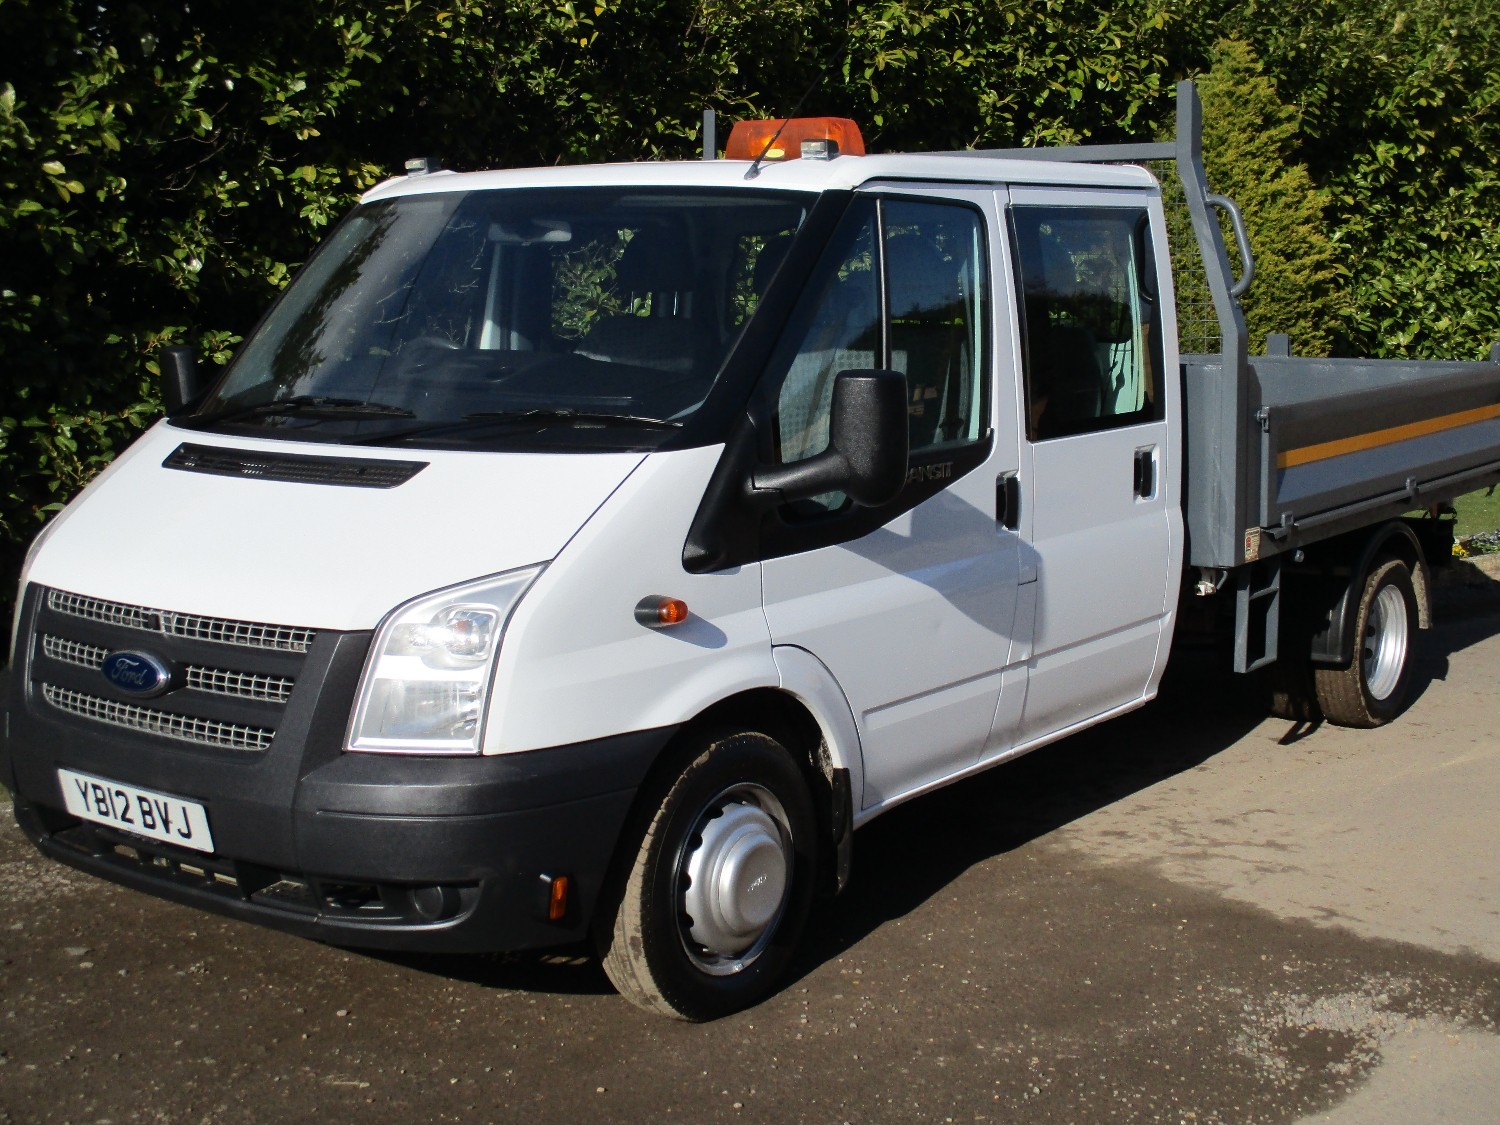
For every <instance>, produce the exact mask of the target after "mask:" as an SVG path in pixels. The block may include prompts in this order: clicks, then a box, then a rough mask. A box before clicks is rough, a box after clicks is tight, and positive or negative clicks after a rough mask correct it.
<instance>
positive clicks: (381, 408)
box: [196, 395, 416, 423]
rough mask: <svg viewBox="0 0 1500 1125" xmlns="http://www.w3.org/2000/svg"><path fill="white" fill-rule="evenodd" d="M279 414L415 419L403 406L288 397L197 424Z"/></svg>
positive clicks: (210, 417)
mask: <svg viewBox="0 0 1500 1125" xmlns="http://www.w3.org/2000/svg"><path fill="white" fill-rule="evenodd" d="M282 414H297V415H301V416H303V417H310V418H415V417H416V415H415V414H413V413H412V412H411V411H410V410H408V409H406V407H404V406H392V405H390V404H389V403H385V402H366V401H365V400H364V399H359V398H330V397H329V396H328V395H293V396H292V397H291V398H281V399H274V400H273V401H271V402H257V403H255V404H254V405H253V406H241V407H237V408H235V409H233V410H226V411H223V412H222V413H219V414H210V415H208V416H207V417H206V418H198V419H196V421H199V422H204V423H212V422H233V421H236V420H237V419H240V418H263V417H271V416H275V415H282Z"/></svg>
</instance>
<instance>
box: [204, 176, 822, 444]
mask: <svg viewBox="0 0 1500 1125" xmlns="http://www.w3.org/2000/svg"><path fill="white" fill-rule="evenodd" d="M810 204H811V197H809V196H806V195H800V194H796V195H794V194H788V193H770V192H764V191H724V190H706V189H705V190H690V189H681V188H674V189H670V190H665V189H651V188H636V189H629V190H616V189H601V188H549V189H545V190H542V189H524V190H493V191H475V192H452V193H434V194H429V195H417V196H405V197H401V198H397V199H393V200H388V201H383V202H377V203H371V204H367V205H365V206H362V207H360V208H359V209H358V210H357V211H355V212H354V213H353V214H352V215H351V216H350V217H349V218H348V219H347V220H345V222H344V223H342V224H341V225H340V226H339V228H338V229H337V230H336V231H335V232H334V234H333V235H332V236H331V237H330V239H329V240H328V242H327V243H325V245H324V246H323V247H322V248H321V249H320V250H319V251H318V253H317V254H316V255H315V256H314V257H313V259H312V260H311V261H310V262H309V263H308V265H307V267H306V268H305V269H304V270H303V271H302V273H301V274H300V275H299V276H298V278H297V280H296V281H295V282H294V283H293V284H292V286H291V287H290V288H289V289H288V290H287V292H286V293H285V294H284V295H283V297H282V299H281V300H280V302H278V304H277V305H276V307H275V308H274V309H273V310H272V312H271V314H270V315H269V316H268V317H267V318H266V320H265V321H264V322H263V324H262V325H261V327H260V329H259V330H258V331H257V332H256V333H255V334H254V335H253V337H252V338H251V339H250V340H249V341H248V342H247V343H246V344H245V346H244V348H243V349H242V351H241V354H240V355H239V356H238V357H237V358H236V360H235V362H234V364H233V366H232V367H231V369H230V370H229V372H228V374H227V375H226V377H225V378H224V380H223V381H222V383H221V384H220V385H219V386H218V387H217V388H216V389H215V390H214V392H213V394H212V395H210V396H209V397H208V399H207V400H205V401H204V402H203V403H202V404H201V405H200V406H199V407H198V409H197V411H196V412H195V414H194V416H193V417H192V418H191V419H189V420H188V421H189V424H191V425H197V426H201V427H205V428H212V429H219V428H227V429H233V430H241V429H243V428H246V427H248V428H251V429H252V430H253V431H254V432H260V433H266V434H268V435H271V436H284V437H297V436H305V437H306V438H307V439H308V440H316V441H347V442H360V443H370V444H380V443H388V444H419V445H420V444H435V445H443V446H452V445H459V446H480V447H485V448H493V447H495V446H496V445H497V444H498V445H500V446H511V445H519V446H523V447H524V446H527V445H535V444H538V443H540V444H544V445H546V446H547V447H548V448H557V447H561V448H572V447H577V448H612V449H618V448H632V449H638V448H654V447H655V446H656V445H658V444H660V443H661V442H662V441H663V440H665V439H666V438H667V437H669V436H670V435H671V434H672V433H673V432H675V431H680V430H681V429H682V428H683V427H684V425H685V424H686V423H687V421H688V420H689V419H690V418H691V417H692V415H693V413H694V412H695V411H696V410H697V408H698V407H699V406H700V405H701V404H702V402H703V401H704V399H705V397H706V396H707V394H708V392H709V390H710V389H711V388H712V386H713V383H714V379H715V377H716V376H717V374H718V372H719V370H720V368H721V367H722V365H723V362H724V360H725V358H726V356H727V355H728V353H729V351H730V350H731V349H732V347H733V345H734V343H735V342H736V340H737V339H738V338H739V336H740V334H741V332H742V331H743V329H744V327H745V325H746V323H747V322H748V320H749V319H750V317H751V316H752V315H753V314H754V312H755V309H756V305H757V303H758V301H759V298H760V295H761V294H762V293H763V292H764V291H765V288H766V286H767V285H768V284H769V282H770V279H771V277H772V276H774V274H775V272H776V267H777V266H778V265H779V263H780V261H781V258H782V256H783V255H784V254H785V252H786V248H787V245H788V244H789V243H790V241H791V237H792V235H793V234H794V233H795V232H796V230H797V228H798V227H799V225H800V224H801V222H802V220H803V218H804V216H805V214H806V212H807V208H808V207H809V206H810ZM309 430H312V431H315V432H313V433H304V431H309Z"/></svg>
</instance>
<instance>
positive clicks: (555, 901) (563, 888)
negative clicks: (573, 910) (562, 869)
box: [547, 875, 573, 922]
mask: <svg viewBox="0 0 1500 1125" xmlns="http://www.w3.org/2000/svg"><path fill="white" fill-rule="evenodd" d="M572 881H573V880H572V879H571V878H569V877H568V876H567V875H559V876H557V877H556V878H554V879H553V880H552V887H551V888H550V890H549V891H548V892H547V921H549V922H561V921H562V920H563V919H564V918H566V917H567V916H568V886H569V884H571V883H572Z"/></svg>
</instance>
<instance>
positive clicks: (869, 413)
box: [750, 370, 910, 508]
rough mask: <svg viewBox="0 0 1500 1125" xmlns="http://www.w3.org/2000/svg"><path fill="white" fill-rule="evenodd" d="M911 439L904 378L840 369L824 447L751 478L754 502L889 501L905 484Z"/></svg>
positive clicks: (895, 374)
mask: <svg viewBox="0 0 1500 1125" xmlns="http://www.w3.org/2000/svg"><path fill="white" fill-rule="evenodd" d="M909 445H910V440H909V438H908V433H907V420H906V376H905V375H903V374H901V373H900V372H899V371H879V370H875V371H841V372H839V374H838V376H837V377H836V378H835V379H834V383H833V402H832V404H831V413H830V415H829V421H828V448H827V449H825V450H824V451H823V452H822V453H819V454H817V455H816V456H814V457H809V458H807V459H806V460H805V461H798V462H796V463H794V464H791V465H763V466H760V467H758V468H757V469H756V470H755V472H754V473H753V474H752V475H751V480H750V495H751V497H752V498H753V499H755V500H758V501H761V502H765V503H771V504H784V503H786V502H787V501H789V500H801V499H805V498H807V497H809V496H817V495H819V494H821V493H824V492H844V493H847V494H848V496H849V499H851V500H853V501H854V502H855V503H856V504H858V505H859V506H860V507H863V508H874V507H878V506H879V505H881V504H886V503H889V502H890V501H892V500H894V499H895V498H896V495H897V494H898V493H899V492H900V491H901V486H902V485H904V484H905V483H906V460H907V455H908V451H909Z"/></svg>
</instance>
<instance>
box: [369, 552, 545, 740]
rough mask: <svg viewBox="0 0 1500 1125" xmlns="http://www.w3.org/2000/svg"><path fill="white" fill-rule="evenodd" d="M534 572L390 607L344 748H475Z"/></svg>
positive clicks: (516, 572) (503, 576)
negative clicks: (513, 619) (509, 626)
mask: <svg viewBox="0 0 1500 1125" xmlns="http://www.w3.org/2000/svg"><path fill="white" fill-rule="evenodd" d="M541 572H542V568H541V567H539V566H534V567H528V568H527V569H526V570H513V571H511V572H510V573H508V574H499V575H495V576H494V577H492V578H483V579H480V580H479V581H478V582H470V583H468V584H466V585H463V586H454V587H451V588H450V589H447V590H440V591H439V592H437V593H435V594H428V595H426V596H424V597H421V598H417V599H416V600H415V601H410V602H407V603H406V604H405V605H403V606H399V607H397V609H396V610H395V611H394V612H393V613H391V614H390V616H388V617H387V618H386V619H385V621H384V622H383V623H382V624H381V626H380V631H379V632H378V633H377V634H376V635H375V644H374V646H373V647H372V648H371V649H370V656H369V659H368V660H366V661H365V673H364V678H363V679H362V680H361V681H360V685H359V702H358V703H357V704H356V705H355V707H354V719H353V721H352V722H351V723H350V724H349V739H348V749H350V750H370V751H377V752H382V753H388V754H475V753H478V752H479V739H480V737H481V735H482V734H483V732H484V711H485V701H486V700H487V698H488V697H489V691H490V679H491V678H492V676H493V675H494V671H495V655H496V654H497V653H498V652H499V651H500V638H501V637H502V636H503V635H504V633H505V623H506V622H507V621H508V620H510V614H511V611H512V610H513V609H515V607H516V603H517V602H519V601H520V600H521V595H522V594H524V593H525V592H526V589H527V587H528V586H530V585H531V583H532V582H533V581H535V580H536V576H537V575H538V574H540V573H541Z"/></svg>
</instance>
